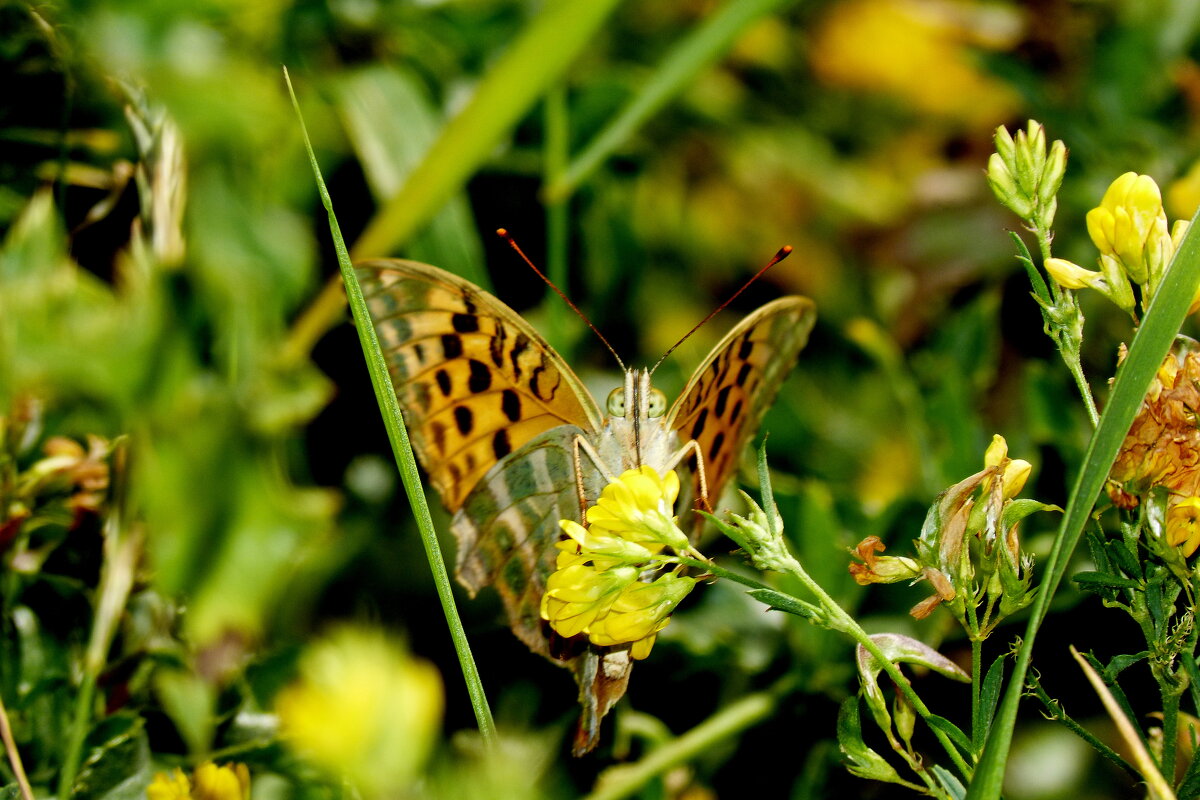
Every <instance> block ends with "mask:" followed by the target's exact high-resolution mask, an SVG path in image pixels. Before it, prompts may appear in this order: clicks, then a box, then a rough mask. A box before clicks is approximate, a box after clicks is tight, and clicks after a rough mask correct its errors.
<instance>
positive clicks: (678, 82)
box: [543, 0, 786, 203]
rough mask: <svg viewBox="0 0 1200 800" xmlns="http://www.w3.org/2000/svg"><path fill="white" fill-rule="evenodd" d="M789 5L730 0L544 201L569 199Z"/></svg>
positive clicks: (762, 0) (690, 36) (682, 45)
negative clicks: (743, 36) (752, 27)
mask: <svg viewBox="0 0 1200 800" xmlns="http://www.w3.org/2000/svg"><path fill="white" fill-rule="evenodd" d="M785 2H786V0H728V2H726V3H725V5H723V6H721V8H720V10H718V11H717V12H716V13H714V14H712V15H711V16H710V17H709V18H708V19H706V20H705V21H704V22H703V23H702V24H701V25H699V26H698V27H697V28H695V30H693V31H692V32H691V33H690V34H688V35H687V36H686V37H685V38H684V39H683V40H682V41H681V42H680V43H679V44H677V45H676V46H675V47H674V49H672V50H671V52H670V54H669V55H667V57H666V58H665V59H664V60H663V62H662V64H660V65H659V67H658V69H657V70H655V72H654V73H653V75H651V76H650V78H649V80H647V81H646V82H645V83H644V84H643V85H642V88H641V90H640V91H639V92H638V93H637V94H636V95H634V97H633V99H632V100H630V101H629V103H628V104H626V106H625V107H624V108H623V109H621V111H620V113H618V114H617V115H616V116H615V117H614V118H613V119H612V121H610V122H609V123H608V125H606V126H605V128H604V130H602V131H600V133H598V134H596V136H595V137H594V138H593V139H592V141H591V142H590V143H589V144H588V146H587V147H586V148H584V150H583V152H582V153H581V154H580V155H579V156H577V157H576V158H575V160H574V161H572V162H571V165H570V166H569V167H568V168H567V171H566V173H565V174H564V175H562V177H560V178H559V179H558V180H556V181H555V182H554V183H552V184H550V185H549V186H547V187H546V189H545V192H544V198H543V199H544V200H545V201H546V202H548V203H556V202H560V201H561V200H563V199H564V198H566V197H568V196H570V195H571V194H572V193H573V192H574V191H575V190H576V189H578V188H579V185H580V184H581V183H583V181H585V180H586V179H587V178H588V176H590V175H591V174H592V172H594V171H595V170H596V168H597V167H599V166H600V164H602V163H603V162H604V160H605V159H606V158H608V157H609V156H610V155H612V153H613V152H615V151H616V149H617V148H618V147H620V146H621V145H622V144H624V143H625V141H626V140H628V139H629V137H630V136H632V135H633V133H634V131H636V130H637V129H638V128H640V127H641V126H642V125H643V124H644V123H645V122H646V120H648V119H649V118H650V117H651V116H653V115H654V114H655V113H656V112H657V111H659V109H661V108H662V107H663V106H665V105H666V104H667V102H668V101H669V100H670V99H671V98H672V97H674V96H676V95H677V94H679V93H680V92H682V91H683V90H684V89H685V88H686V87H687V86H688V85H689V84H690V82H691V81H692V79H693V78H694V77H695V76H696V75H697V74H698V73H699V72H700V70H702V69H704V68H705V67H707V66H709V65H710V64H712V63H713V62H714V61H716V60H717V59H718V58H720V57H721V56H722V55H724V54H725V52H726V51H727V50H728V49H729V48H730V46H732V45H733V43H734V41H735V40H736V39H737V37H738V34H740V33H741V32H742V31H743V30H745V28H746V27H747V26H748V25H749V24H750V23H752V22H754V21H755V20H757V19H759V18H760V17H762V16H764V15H765V14H768V13H770V12H771V11H774V10H775V9H776V8H779V7H780V6H782V5H783V4H784V3H785Z"/></svg>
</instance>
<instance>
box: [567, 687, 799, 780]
mask: <svg viewBox="0 0 1200 800" xmlns="http://www.w3.org/2000/svg"><path fill="white" fill-rule="evenodd" d="M793 684H794V679H792V678H790V677H789V678H784V679H783V680H781V681H779V682H778V683H776V684H775V686H773V687H771V688H770V689H768V690H767V691H765V692H756V693H754V694H750V695H747V696H745V697H743V698H741V699H739V700H737V701H736V702H734V703H730V704H729V705H727V706H725V707H724V708H722V709H721V710H720V711H718V712H717V713H716V714H713V715H712V716H711V717H709V718H708V719H706V720H705V721H704V722H702V723H700V724H699V725H697V726H696V727H694V728H692V729H691V730H690V731H688V732H687V733H685V734H683V735H681V736H679V737H677V738H675V739H672V740H671V741H669V742H665V743H663V744H662V745H660V746H658V747H656V748H654V749H653V750H651V751H650V752H649V753H647V754H646V755H645V756H643V757H642V758H641V760H639V761H636V762H634V763H632V764H622V765H619V766H616V767H612V768H610V769H608V770H606V771H605V772H604V773H602V774H601V775H600V778H599V780H597V781H596V788H595V790H594V791H593V792H592V793H591V794H589V795H587V796H586V798H585V800H619V798H622V797H629V796H631V795H633V794H635V793H637V791H638V790H639V789H641V788H642V787H643V786H645V785H646V784H647V783H648V782H649V781H650V780H651V779H653V778H654V777H655V776H656V775H661V774H662V773H664V772H666V771H667V770H668V769H670V768H671V767H674V766H678V765H679V764H684V763H687V762H688V761H691V760H692V759H694V758H695V757H696V756H698V755H700V754H701V753H703V752H704V751H705V750H707V749H708V748H710V747H711V746H712V745H713V744H715V743H717V742H720V741H722V740H723V739H728V738H730V737H731V736H734V735H736V734H738V733H740V732H741V731H743V730H745V729H747V728H750V727H752V726H754V725H757V724H758V723H759V722H762V721H763V720H764V719H767V718H768V717H769V716H770V715H771V712H773V711H774V710H775V705H776V704H777V703H778V701H779V698H780V697H783V696H784V695H786V694H787V693H788V692H790V691H791V690H792V688H793Z"/></svg>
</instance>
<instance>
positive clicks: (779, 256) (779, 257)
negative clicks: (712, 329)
mask: <svg viewBox="0 0 1200 800" xmlns="http://www.w3.org/2000/svg"><path fill="white" fill-rule="evenodd" d="M791 254H792V246H791V245H790V244H785V245H784V246H783V247H781V248H779V250H778V252H776V253H775V255H774V256H773V257H772V258H771V260H770V261H768V262H767V265H766V266H765V267H763V268H762V269H760V270H759V271H758V272H756V273H754V275H753V276H752V277H751V278H750V280H748V281H746V282H745V283H743V284H742V288H740V289H738V290H737V291H736V292H734V293H733V294H731V295H730V296H729V299H728V300H726V301H725V302H724V303H721V305H719V306H717V307H716V308H714V309H713V310H712V311H710V312H709V314H708V316H707V317H705V318H704V319H702V320H700V321H699V322H697V323H696V324H695V326H693V327H692V329H691V330H690V331H688V332H687V333H685V334H684V335H683V337H682V338H681V339H680V340H679V341H678V342H676V343H675V344H673V345H671V346H670V347H668V348H667V352H665V353H663V354H662V358H660V359H659V360H658V361H656V362H654V366H653V367H651V368H650V374H651V375H653V374H654V370H656V369H658V365H659V364H661V363H663V362H664V361H666V360H667V356H669V355H671V353H674V352H675V348H676V347H679V345H681V344H683V343H684V342H686V341H687V340H688V339H689V338H691V336H692V334H693V333H695V332H696V331H698V330H700V329H701V328H702V327H704V324H705V323H706V322H708V321H709V320H710V319H712V318H713V317H715V316H716V315H717V314H719V313H720V312H721V310H722V309H724V308H725V307H726V306H728V305H729V304H730V303H732V302H733V301H734V300H736V299H737V296H738V295H739V294H741V293H742V292H744V291H746V290H747V289H748V288H750V284H752V283H754V282H755V281H756V280H758V279H759V278H760V277H761V276H762V274H763V273H764V272H766V271H767V270H769V269H770V268H771V267H773V266H775V265H776V264H778V263H779V262H780V261H783V260H784V259H785V258H787V257H788V256H790V255H791Z"/></svg>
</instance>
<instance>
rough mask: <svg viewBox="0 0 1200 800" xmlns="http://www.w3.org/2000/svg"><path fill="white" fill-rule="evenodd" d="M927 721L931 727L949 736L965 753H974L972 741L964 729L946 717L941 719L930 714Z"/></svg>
mask: <svg viewBox="0 0 1200 800" xmlns="http://www.w3.org/2000/svg"><path fill="white" fill-rule="evenodd" d="M927 720H928V722H929V725H930V726H931V727H934V728H937V729H938V730H940V731H942V732H943V733H945V734H946V735H947V736H949V737H950V740H951V741H952V742H954V743H955V744H956V745H958V746H959V748H960V749H961V750H962V751H963V752H964V753H971V752H972V751H973V750H972V747H971V740H970V738H968V736H967V735H966V734H965V733H963V731H962V728H960V727H958V726H957V725H955V724H954V723H953V722H951V721H950V720H948V719H946V718H945V717H939V716H938V715H937V714H930V715H929V717H928V718H927Z"/></svg>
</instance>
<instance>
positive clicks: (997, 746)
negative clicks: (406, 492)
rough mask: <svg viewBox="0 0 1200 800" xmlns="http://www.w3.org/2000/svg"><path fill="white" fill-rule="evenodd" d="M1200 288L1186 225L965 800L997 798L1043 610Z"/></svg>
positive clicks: (1077, 492) (1120, 383)
mask: <svg viewBox="0 0 1200 800" xmlns="http://www.w3.org/2000/svg"><path fill="white" fill-rule="evenodd" d="M1198 286H1200V225H1197V224H1196V219H1195V218H1193V220H1192V225H1191V227H1190V228H1189V229H1188V231H1187V234H1186V235H1185V236H1184V238H1183V241H1182V242H1180V246H1179V250H1178V251H1177V252H1176V254H1175V258H1174V259H1173V260H1172V262H1171V266H1170V267H1169V268H1168V270H1167V273H1166V275H1165V276H1164V277H1163V280H1162V283H1161V284H1160V286H1159V290H1158V293H1157V294H1156V295H1155V296H1154V300H1153V302H1152V303H1151V305H1150V309H1149V310H1148V311H1147V312H1146V316H1145V319H1144V320H1143V321H1142V325H1141V327H1140V328H1139V329H1138V332H1137V335H1136V336H1134V339H1133V344H1132V345H1131V346H1130V348H1129V354H1128V355H1127V356H1126V358H1125V360H1124V361H1123V362H1122V364H1121V366H1120V367H1119V368H1118V369H1117V377H1116V381H1115V382H1114V384H1113V389H1112V395H1111V397H1110V398H1109V401H1108V403H1106V404H1105V407H1104V413H1103V414H1102V415H1101V417H1100V424H1099V425H1098V426H1097V428H1096V432H1095V434H1094V435H1093V436H1092V440H1091V442H1090V443H1089V445H1088V450H1087V454H1086V456H1085V457H1084V462H1083V466H1082V468H1081V469H1080V471H1079V477H1078V478H1077V479H1076V482H1075V486H1074V488H1073V490H1072V492H1071V496H1070V500H1069V501H1068V503H1067V509H1066V512H1065V513H1064V515H1063V521H1062V526H1061V527H1060V528H1059V532H1058V535H1057V537H1056V538H1055V541H1054V546H1053V548H1052V549H1051V551H1050V556H1049V558H1048V559H1047V560H1046V571H1045V574H1044V578H1043V584H1042V587H1043V588H1042V591H1041V592H1039V593H1038V596H1037V599H1036V600H1035V602H1034V606H1033V611H1032V613H1031V614H1030V617H1029V622H1028V623H1027V626H1026V629H1025V636H1024V638H1023V639H1022V642H1021V649H1020V650H1019V651H1018V654H1017V662H1016V665H1015V666H1014V668H1013V675H1012V678H1011V680H1010V681H1009V685H1008V690H1007V691H1006V693H1005V695H1004V699H1003V700H1002V701H1001V704H1000V709H999V712H998V713H997V716H996V720H995V723H994V724H993V725H992V729H991V731H990V732H989V734H988V741H987V744H986V746H985V747H984V751H983V755H982V757H981V759H980V762H979V765H978V767H977V768H976V771H975V777H974V779H973V780H972V782H971V787H970V790H969V791H968V793H967V797H968V798H970V800H998V798H999V797H1000V791H1001V788H1002V786H1003V782H1004V767H1005V764H1006V763H1007V761H1008V753H1009V748H1010V747H1011V745H1012V734H1013V729H1014V728H1015V726H1016V719H1017V707H1018V705H1019V704H1020V700H1021V695H1022V693H1023V691H1024V685H1025V675H1026V674H1027V672H1028V670H1029V663H1030V660H1031V659H1032V656H1033V645H1034V642H1035V641H1036V638H1037V631H1038V628H1040V627H1041V624H1042V620H1043V619H1044V618H1045V616H1046V613H1047V611H1048V610H1049V608H1050V601H1051V600H1052V599H1053V597H1054V593H1055V591H1056V590H1057V588H1058V585H1059V583H1061V581H1062V578H1063V575H1064V574H1065V572H1066V570H1067V568H1068V566H1069V563H1070V560H1071V554H1072V553H1073V552H1074V551H1075V545H1076V544H1077V543H1078V541H1079V537H1080V535H1081V534H1082V532H1083V528H1084V526H1085V525H1087V523H1088V520H1089V519H1090V518H1091V511H1092V507H1093V506H1094V505H1095V503H1096V499H1097V497H1099V495H1100V491H1101V490H1102V489H1103V488H1104V481H1105V480H1106V479H1107V478H1108V472H1109V469H1110V468H1111V467H1112V464H1113V461H1114V460H1115V459H1116V456H1117V451H1118V450H1119V449H1120V447H1121V443H1122V442H1123V441H1124V439H1125V434H1126V433H1127V432H1128V431H1129V427H1130V425H1131V423H1132V422H1133V418H1134V415H1135V414H1136V413H1137V410H1138V408H1139V407H1140V406H1141V403H1142V398H1143V397H1145V394H1146V389H1147V387H1149V385H1150V381H1151V380H1152V379H1153V377H1154V374H1155V373H1156V372H1157V371H1158V368H1159V366H1160V365H1161V364H1162V360H1163V358H1164V357H1165V356H1166V354H1167V352H1168V351H1169V350H1170V348H1171V345H1172V344H1173V343H1174V341H1175V335H1176V334H1177V333H1178V331H1179V327H1180V325H1181V324H1182V323H1183V320H1184V317H1185V316H1187V310H1188V306H1189V304H1190V303H1191V299H1192V298H1193V297H1195V296H1196V289H1197V287H1198Z"/></svg>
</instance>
